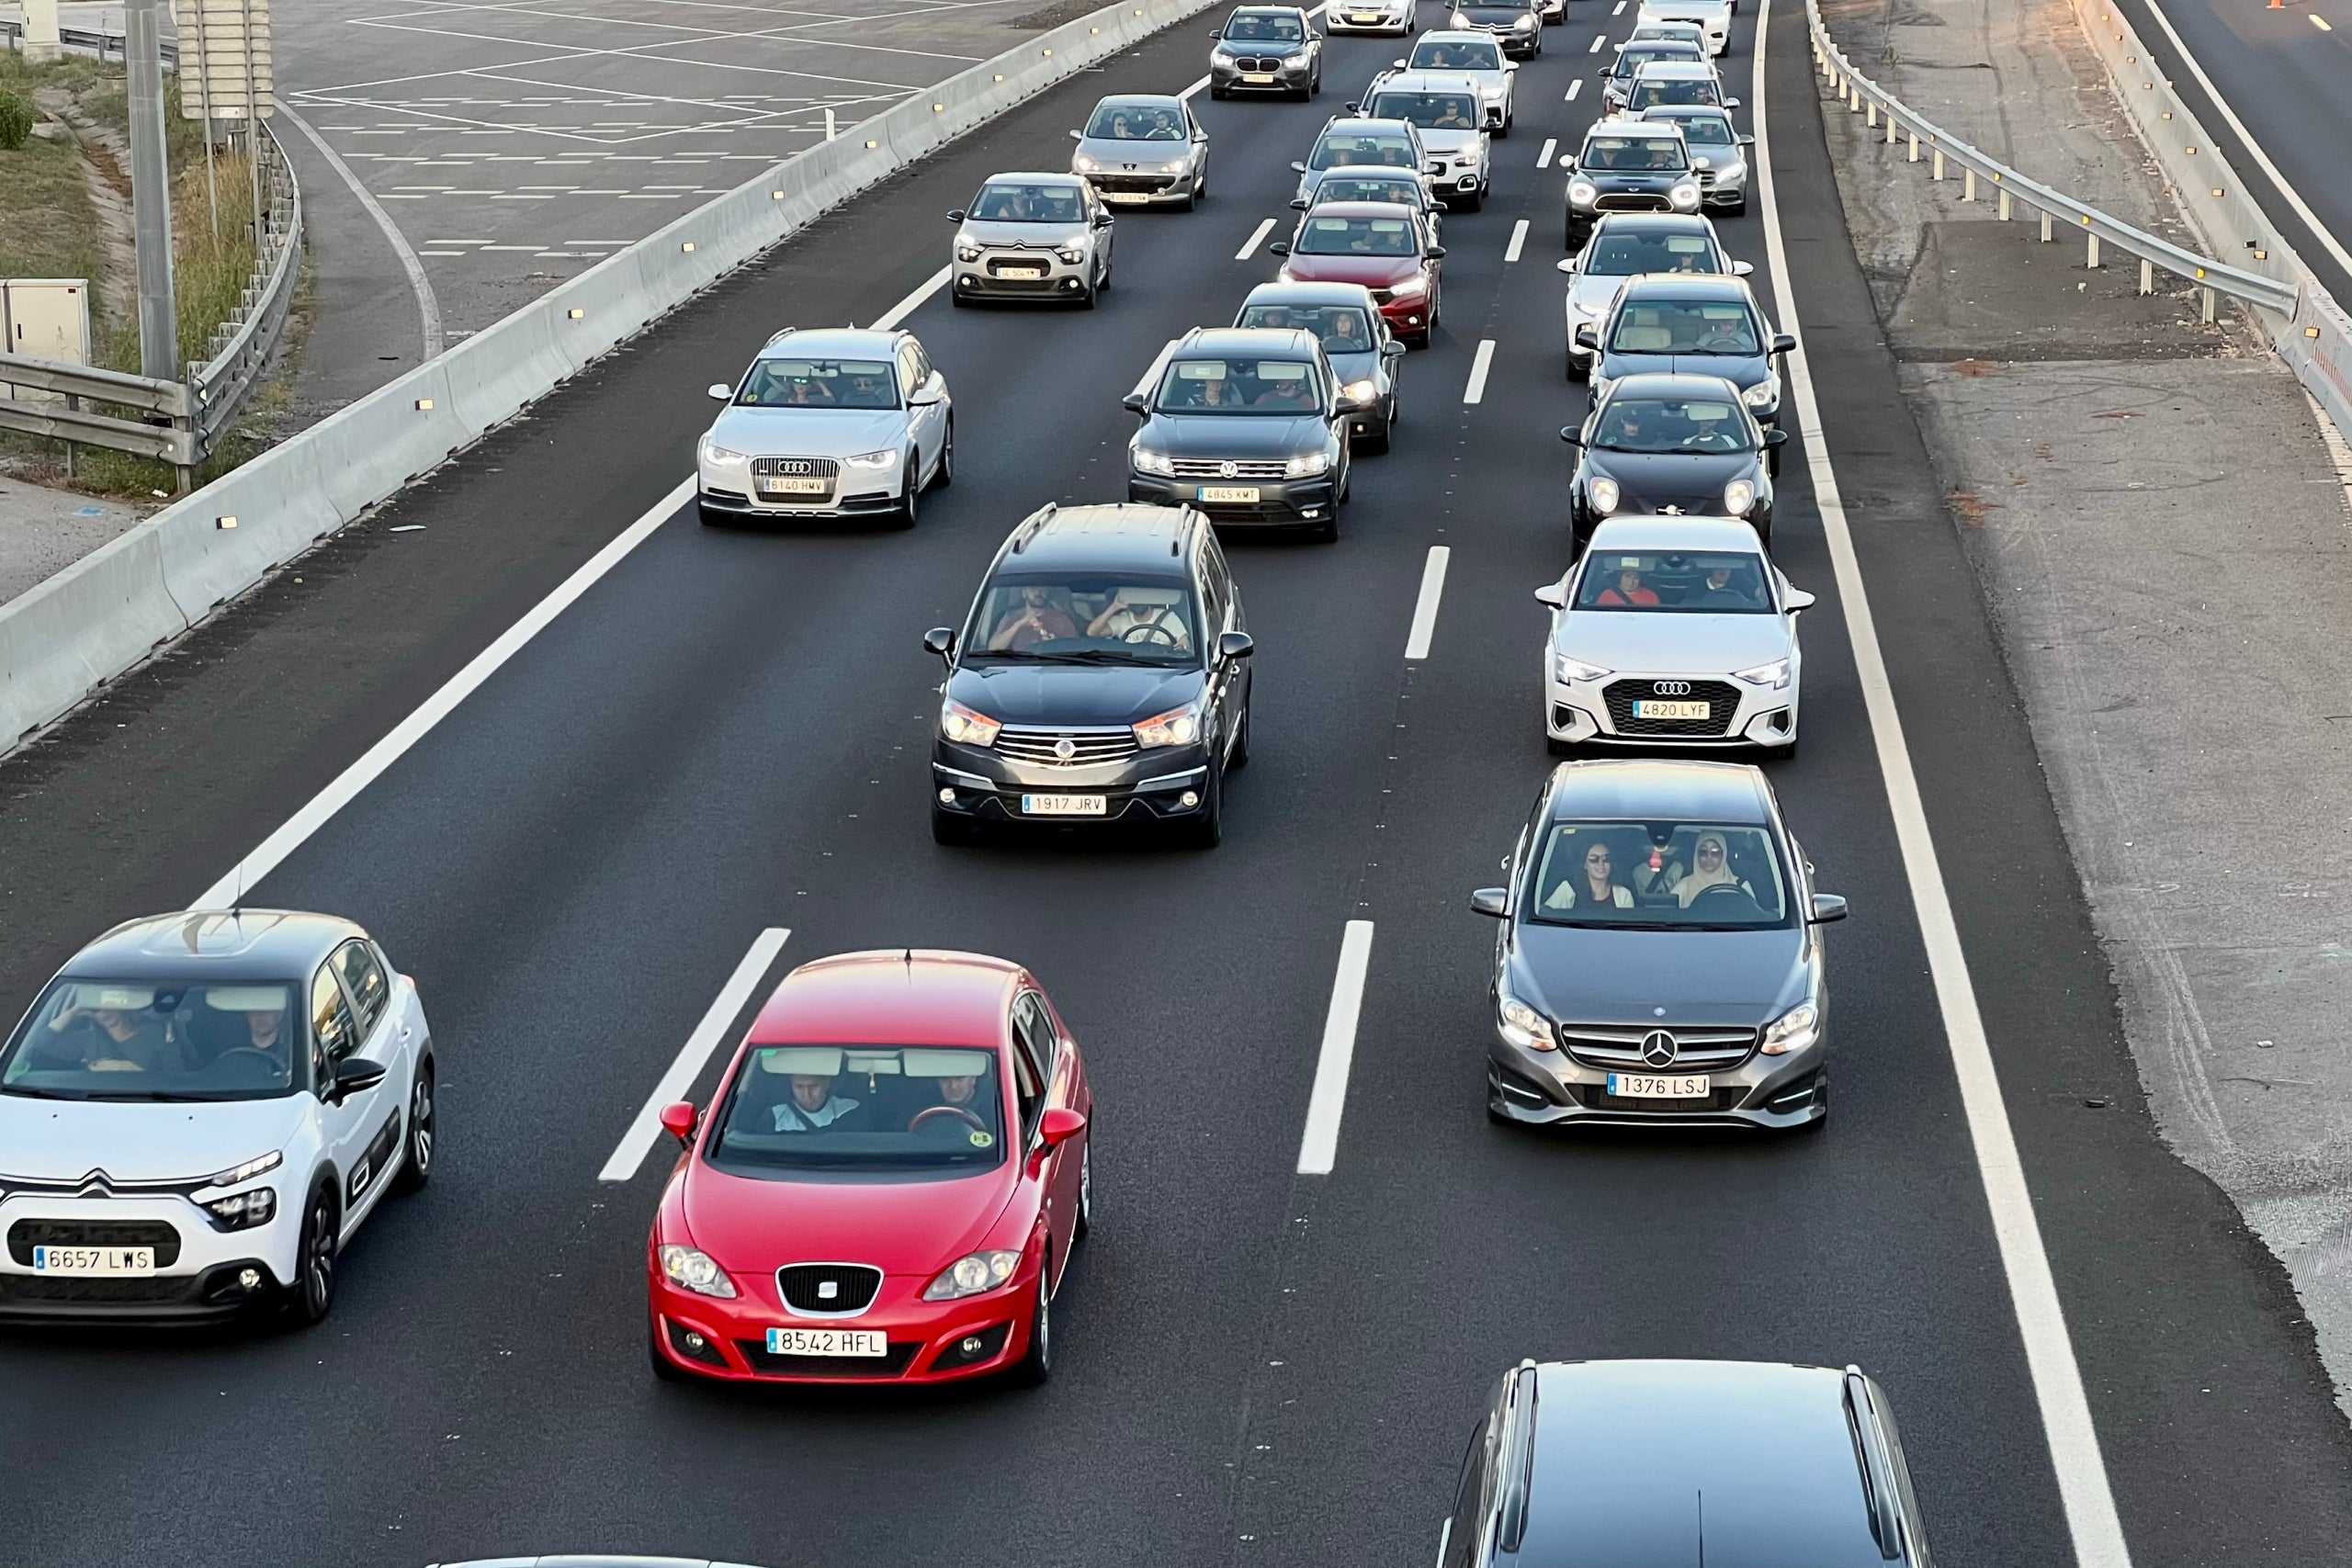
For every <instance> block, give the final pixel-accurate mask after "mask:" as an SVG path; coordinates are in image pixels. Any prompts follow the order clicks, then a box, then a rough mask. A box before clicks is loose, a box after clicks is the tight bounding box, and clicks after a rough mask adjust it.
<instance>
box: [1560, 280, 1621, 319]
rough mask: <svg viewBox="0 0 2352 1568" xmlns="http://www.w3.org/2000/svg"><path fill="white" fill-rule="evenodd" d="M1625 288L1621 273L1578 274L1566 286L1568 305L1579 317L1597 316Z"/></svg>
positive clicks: (1606, 308) (1607, 307)
mask: <svg viewBox="0 0 2352 1568" xmlns="http://www.w3.org/2000/svg"><path fill="white" fill-rule="evenodd" d="M1624 287H1625V275H1624V274H1623V273H1590V272H1580V273H1578V274H1577V276H1576V281H1575V282H1573V283H1571V284H1569V285H1568V304H1569V305H1570V306H1571V307H1572V308H1573V309H1575V310H1577V313H1578V314H1580V315H1585V316H1594V317H1597V316H1599V315H1600V313H1601V312H1602V311H1603V310H1608V309H1609V306H1610V302H1611V300H1613V299H1616V298H1617V291H1618V290H1619V289H1621V288H1624Z"/></svg>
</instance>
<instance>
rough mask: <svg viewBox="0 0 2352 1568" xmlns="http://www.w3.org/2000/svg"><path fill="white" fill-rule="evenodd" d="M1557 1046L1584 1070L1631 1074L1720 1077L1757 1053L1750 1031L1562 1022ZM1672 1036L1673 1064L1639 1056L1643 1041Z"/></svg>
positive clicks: (1754, 1032)
mask: <svg viewBox="0 0 2352 1568" xmlns="http://www.w3.org/2000/svg"><path fill="white" fill-rule="evenodd" d="M1558 1032H1559V1036H1560V1044H1561V1046H1562V1048H1564V1049H1565V1050H1566V1052H1567V1054H1568V1055H1571V1056H1573V1057H1575V1058H1576V1059H1577V1061H1579V1062H1582V1063H1583V1064H1584V1065H1585V1066H1588V1067H1629V1068H1632V1069H1633V1070H1634V1071H1636V1072H1651V1073H1694V1072H1720V1071H1722V1070H1723V1069H1724V1068H1725V1067H1736V1066H1738V1065H1739V1064H1740V1063H1742V1062H1744V1061H1746V1060H1747V1055H1748V1053H1749V1052H1751V1051H1753V1050H1755V1049H1756V1031H1754V1030H1753V1029H1701V1028H1691V1029H1674V1028H1670V1027H1668V1026H1666V1025H1658V1026H1657V1027H1655V1028H1648V1027H1645V1026H1643V1025H1641V1024H1626V1025H1619V1024H1612V1023H1564V1024H1561V1025H1560V1026H1559V1030H1558ZM1658 1033H1665V1034H1670V1035H1672V1036H1673V1037H1674V1047H1675V1049H1674V1059H1673V1060H1672V1061H1670V1062H1667V1063H1664V1064H1657V1063H1653V1062H1651V1061H1650V1060H1649V1058H1648V1057H1646V1056H1645V1055H1643V1054H1642V1044H1643V1042H1645V1040H1647V1039H1648V1038H1649V1037H1650V1036H1651V1035H1653V1034H1658Z"/></svg>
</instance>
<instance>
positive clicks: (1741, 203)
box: [1724, 196, 1747, 218]
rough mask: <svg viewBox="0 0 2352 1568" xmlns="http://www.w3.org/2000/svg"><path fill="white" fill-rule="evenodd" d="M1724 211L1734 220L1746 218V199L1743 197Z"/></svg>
mask: <svg viewBox="0 0 2352 1568" xmlns="http://www.w3.org/2000/svg"><path fill="white" fill-rule="evenodd" d="M1724 210H1725V211H1726V212H1729V213H1730V214H1731V215H1732V216H1733V217H1734V218H1745V217H1747V197H1744V196H1743V197H1740V198H1739V199H1738V200H1737V201H1735V202H1733V203H1732V204H1731V205H1730V206H1729V207H1727V208H1725V209H1724Z"/></svg>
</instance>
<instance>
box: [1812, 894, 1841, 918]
mask: <svg viewBox="0 0 2352 1568" xmlns="http://www.w3.org/2000/svg"><path fill="white" fill-rule="evenodd" d="M1845 918H1846V900H1844V899H1843V898H1840V897H1838V895H1836V894H1835V893H1816V894H1815V895H1814V896H1813V923H1814V924H1815V925H1816V926H1826V925H1827V924H1828V923H1829V922H1830V921H1832V920H1842V919H1845Z"/></svg>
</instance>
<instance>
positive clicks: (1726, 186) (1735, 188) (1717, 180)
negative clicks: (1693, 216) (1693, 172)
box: [1699, 167, 1747, 208]
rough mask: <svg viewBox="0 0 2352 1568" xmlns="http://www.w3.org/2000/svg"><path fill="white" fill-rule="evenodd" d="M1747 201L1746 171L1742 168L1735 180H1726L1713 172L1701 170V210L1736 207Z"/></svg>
mask: <svg viewBox="0 0 2352 1568" xmlns="http://www.w3.org/2000/svg"><path fill="white" fill-rule="evenodd" d="M1746 201H1747V169H1746V168H1745V167H1743V168H1742V169H1741V170H1740V171H1739V175H1738V176H1737V177H1736V178H1735V179H1730V180H1726V179H1724V177H1723V176H1722V175H1718V174H1717V173H1715V172H1714V171H1713V170H1712V169H1710V170H1702V172H1701V173H1700V175H1699V205H1700V206H1701V207H1702V208H1725V207H1738V206H1741V205H1743V204H1744V203H1746Z"/></svg>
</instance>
